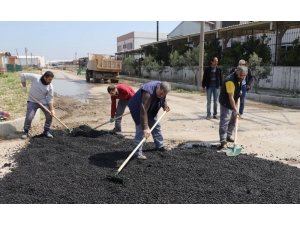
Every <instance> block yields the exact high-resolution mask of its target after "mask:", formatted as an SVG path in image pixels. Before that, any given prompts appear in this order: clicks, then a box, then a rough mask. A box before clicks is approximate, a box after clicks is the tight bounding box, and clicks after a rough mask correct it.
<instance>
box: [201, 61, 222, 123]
mask: <svg viewBox="0 0 300 225" xmlns="http://www.w3.org/2000/svg"><path fill="white" fill-rule="evenodd" d="M222 81H223V78H222V70H221V68H220V67H218V58H217V57H212V59H211V65H210V66H208V67H206V68H205V70H204V74H203V79H202V88H203V89H202V92H203V93H205V92H206V98H207V105H206V108H207V110H206V111H207V112H206V114H207V116H206V119H208V120H210V119H211V96H212V95H213V96H214V98H213V111H214V112H213V118H214V119H219V118H218V116H217V114H218V96H219V91H220V88H221V86H222Z"/></svg>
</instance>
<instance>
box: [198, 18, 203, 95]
mask: <svg viewBox="0 0 300 225" xmlns="http://www.w3.org/2000/svg"><path fill="white" fill-rule="evenodd" d="M204 26H205V21H201V27H200V43H199V75H198V80H197V81H198V82H197V88H198V91H200V82H201V81H202V76H203V58H204Z"/></svg>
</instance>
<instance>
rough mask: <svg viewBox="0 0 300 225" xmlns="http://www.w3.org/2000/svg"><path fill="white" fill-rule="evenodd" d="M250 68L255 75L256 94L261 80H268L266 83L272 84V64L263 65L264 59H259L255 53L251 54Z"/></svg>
mask: <svg viewBox="0 0 300 225" xmlns="http://www.w3.org/2000/svg"><path fill="white" fill-rule="evenodd" d="M248 68H250V69H251V71H252V73H253V76H254V89H255V93H256V94H257V89H258V86H259V81H260V80H261V79H266V82H270V80H269V79H268V76H269V75H270V72H271V67H270V64H267V65H264V64H263V63H262V58H260V57H258V55H257V54H256V53H255V52H253V54H250V57H249V60H248Z"/></svg>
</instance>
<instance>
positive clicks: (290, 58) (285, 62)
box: [280, 37, 300, 66]
mask: <svg viewBox="0 0 300 225" xmlns="http://www.w3.org/2000/svg"><path fill="white" fill-rule="evenodd" d="M299 39H300V38H299V37H298V38H296V39H295V40H294V41H293V42H292V48H290V49H288V50H287V51H283V52H282V54H281V57H280V65H282V66H300V54H299V53H300V42H299Z"/></svg>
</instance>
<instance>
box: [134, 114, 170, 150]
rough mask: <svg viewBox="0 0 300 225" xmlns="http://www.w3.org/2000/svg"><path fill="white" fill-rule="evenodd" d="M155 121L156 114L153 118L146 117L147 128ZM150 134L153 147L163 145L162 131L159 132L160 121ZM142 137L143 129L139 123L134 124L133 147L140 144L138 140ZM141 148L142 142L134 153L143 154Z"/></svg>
mask: <svg viewBox="0 0 300 225" xmlns="http://www.w3.org/2000/svg"><path fill="white" fill-rule="evenodd" d="M156 121H157V115H156V116H155V117H154V118H153V119H152V118H148V125H149V129H151V128H152V126H153V125H154V124H155V123H156ZM151 134H152V137H153V140H154V144H155V148H157V149H158V148H161V147H164V139H163V136H162V132H161V125H160V122H158V123H157V125H156V126H155V127H154V129H153V130H152V132H151ZM144 137H145V135H144V131H143V129H142V126H141V124H138V125H136V126H135V137H134V141H133V148H134V149H135V148H136V147H137V146H138V145H139V144H140V142H141V141H142V140H143V138H144ZM142 149H143V143H142V144H141V145H140V147H139V148H138V149H137V150H136V152H135V155H142V154H143V151H142Z"/></svg>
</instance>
